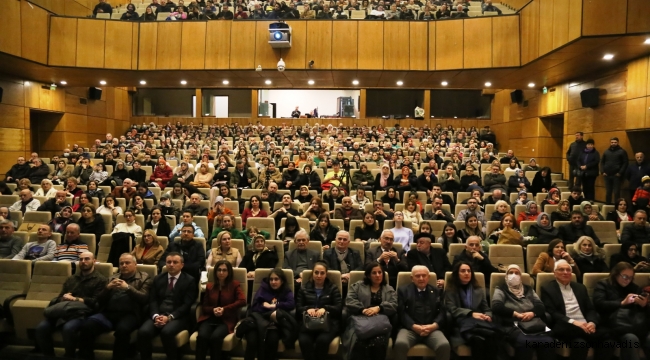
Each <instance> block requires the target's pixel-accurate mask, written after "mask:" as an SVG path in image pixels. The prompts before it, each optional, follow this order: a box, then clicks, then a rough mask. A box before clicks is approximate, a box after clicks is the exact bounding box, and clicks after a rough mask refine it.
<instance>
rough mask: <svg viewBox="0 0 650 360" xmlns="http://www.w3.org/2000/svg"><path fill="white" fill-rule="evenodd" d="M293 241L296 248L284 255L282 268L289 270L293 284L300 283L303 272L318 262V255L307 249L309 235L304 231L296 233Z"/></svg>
mask: <svg viewBox="0 0 650 360" xmlns="http://www.w3.org/2000/svg"><path fill="white" fill-rule="evenodd" d="M293 241H294V242H295V243H296V248H295V249H294V250H291V251H288V252H286V253H285V254H284V266H283V267H284V268H285V269H291V271H293V278H294V280H295V282H296V283H300V282H302V272H303V270H311V269H312V268H313V267H314V263H315V262H316V261H317V260H320V253H318V252H316V251H314V250H310V249H307V244H309V235H308V234H307V232H306V231H305V230H300V231H298V232H297V233H296V236H295V237H294V240H293Z"/></svg>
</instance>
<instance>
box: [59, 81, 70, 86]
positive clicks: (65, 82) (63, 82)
mask: <svg viewBox="0 0 650 360" xmlns="http://www.w3.org/2000/svg"><path fill="white" fill-rule="evenodd" d="M60 82H61V85H68V82H67V81H65V80H61V81H60Z"/></svg>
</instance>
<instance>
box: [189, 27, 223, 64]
mask: <svg viewBox="0 0 650 360" xmlns="http://www.w3.org/2000/svg"><path fill="white" fill-rule="evenodd" d="M206 24H207V22H203V21H198V22H184V23H183V29H182V36H181V69H203V68H205V44H206V41H205V40H206V29H207V27H206ZM213 36H214V35H213ZM216 36H221V34H218V35H216Z"/></svg>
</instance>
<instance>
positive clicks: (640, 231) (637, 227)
mask: <svg viewBox="0 0 650 360" xmlns="http://www.w3.org/2000/svg"><path fill="white" fill-rule="evenodd" d="M626 241H631V242H633V243H635V244H637V246H638V247H639V248H640V247H642V246H643V244H650V225H648V215H647V214H646V212H645V211H643V210H637V211H636V212H635V213H634V223H633V224H631V225H628V226H626V227H625V228H623V231H621V242H626Z"/></svg>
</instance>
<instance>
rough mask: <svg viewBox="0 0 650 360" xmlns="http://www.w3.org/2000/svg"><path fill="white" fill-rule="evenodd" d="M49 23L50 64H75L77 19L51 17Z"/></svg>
mask: <svg viewBox="0 0 650 360" xmlns="http://www.w3.org/2000/svg"><path fill="white" fill-rule="evenodd" d="M50 21H51V23H50V48H49V50H50V55H49V58H48V64H49V65H51V66H75V65H76V64H77V19H75V18H64V17H53V18H52V19H51V20H50Z"/></svg>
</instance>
